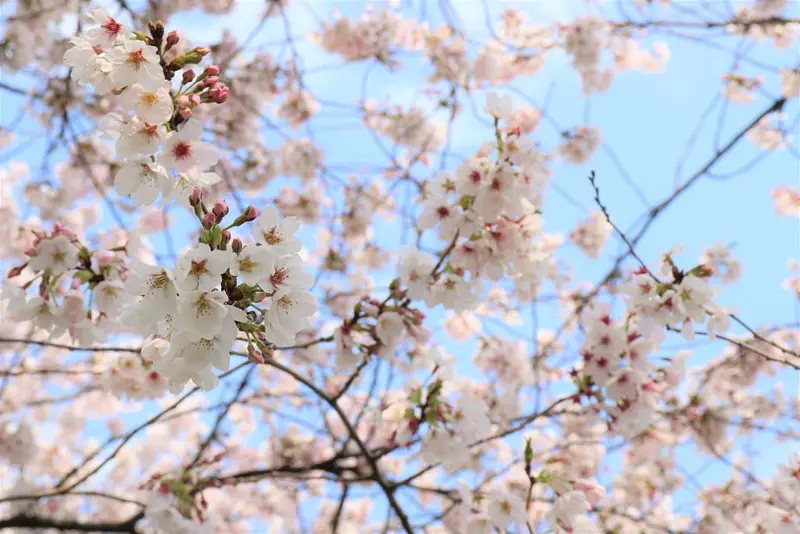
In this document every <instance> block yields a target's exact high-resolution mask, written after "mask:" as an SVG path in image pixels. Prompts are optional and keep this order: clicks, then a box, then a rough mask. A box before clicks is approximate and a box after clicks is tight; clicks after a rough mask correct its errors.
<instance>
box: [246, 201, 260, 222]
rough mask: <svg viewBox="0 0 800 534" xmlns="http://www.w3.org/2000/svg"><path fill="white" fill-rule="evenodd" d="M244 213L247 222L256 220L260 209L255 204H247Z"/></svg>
mask: <svg viewBox="0 0 800 534" xmlns="http://www.w3.org/2000/svg"><path fill="white" fill-rule="evenodd" d="M242 214H243V215H244V219H245V222H250V221H255V220H256V217H258V210H256V207H255V206H253V205H250V206H247V207H246V208H245V209H244V211H243V212H242Z"/></svg>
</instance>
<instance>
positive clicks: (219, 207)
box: [211, 200, 229, 222]
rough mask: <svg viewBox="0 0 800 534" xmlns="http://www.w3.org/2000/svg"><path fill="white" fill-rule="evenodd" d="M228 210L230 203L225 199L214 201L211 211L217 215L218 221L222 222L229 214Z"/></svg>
mask: <svg viewBox="0 0 800 534" xmlns="http://www.w3.org/2000/svg"><path fill="white" fill-rule="evenodd" d="M228 211H229V209H228V204H227V203H226V202H225V201H224V200H217V201H216V202H214V207H213V208H211V212H212V213H213V214H214V215H215V216H216V217H217V222H221V221H222V219H224V218H225V216H226V215H227V214H228Z"/></svg>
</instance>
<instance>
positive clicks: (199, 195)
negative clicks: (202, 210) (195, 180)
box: [189, 187, 203, 207]
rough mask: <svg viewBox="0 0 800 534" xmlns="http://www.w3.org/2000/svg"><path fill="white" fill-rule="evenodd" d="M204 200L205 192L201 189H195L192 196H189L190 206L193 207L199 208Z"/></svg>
mask: <svg viewBox="0 0 800 534" xmlns="http://www.w3.org/2000/svg"><path fill="white" fill-rule="evenodd" d="M202 200H203V190H202V189H200V188H199V187H195V188H194V191H192V194H191V195H189V205H190V206H192V207H195V206H197V205H198V204H200V202H201V201H202Z"/></svg>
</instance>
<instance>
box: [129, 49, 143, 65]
mask: <svg viewBox="0 0 800 534" xmlns="http://www.w3.org/2000/svg"><path fill="white" fill-rule="evenodd" d="M127 62H128V63H130V64H131V65H133V68H134V69H136V70H139V67H141V66H142V63H144V52H142V50H141V49H139V50H136V51H135V52H131V53H130V54H128V61H127Z"/></svg>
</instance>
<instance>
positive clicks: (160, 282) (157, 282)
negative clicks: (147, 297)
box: [147, 273, 169, 289]
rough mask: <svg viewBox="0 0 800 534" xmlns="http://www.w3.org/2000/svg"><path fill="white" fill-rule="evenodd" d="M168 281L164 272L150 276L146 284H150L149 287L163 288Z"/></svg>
mask: <svg viewBox="0 0 800 534" xmlns="http://www.w3.org/2000/svg"><path fill="white" fill-rule="evenodd" d="M168 283H169V277H168V276H167V275H166V273H160V274H156V275H153V276H151V277H150V280H148V283H147V285H149V286H150V289H164V288H165V287H167V284H168Z"/></svg>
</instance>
